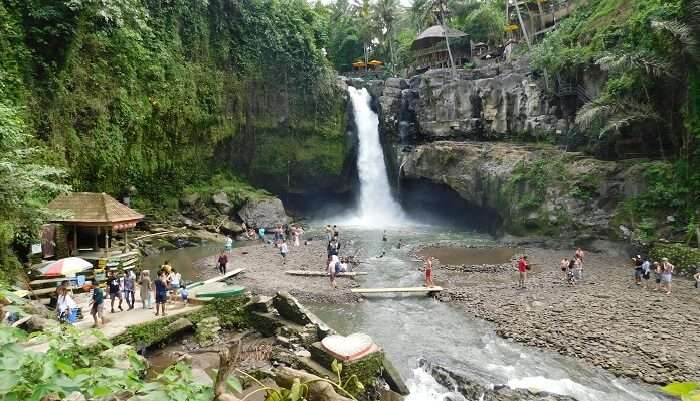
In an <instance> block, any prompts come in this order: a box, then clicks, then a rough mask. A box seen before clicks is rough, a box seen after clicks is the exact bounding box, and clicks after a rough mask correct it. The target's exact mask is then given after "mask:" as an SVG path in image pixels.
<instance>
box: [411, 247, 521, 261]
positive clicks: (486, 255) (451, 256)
mask: <svg viewBox="0 0 700 401" xmlns="http://www.w3.org/2000/svg"><path fill="white" fill-rule="evenodd" d="M519 253H522V251H520V250H518V249H513V248H486V249H484V248H458V247H441V248H437V247H428V248H425V249H422V250H421V251H420V252H418V255H420V256H423V257H433V258H436V259H437V260H439V261H440V263H441V264H443V265H486V264H493V265H495V264H501V263H509V262H511V259H512V258H513V256H514V255H516V254H519Z"/></svg>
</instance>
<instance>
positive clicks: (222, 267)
mask: <svg viewBox="0 0 700 401" xmlns="http://www.w3.org/2000/svg"><path fill="white" fill-rule="evenodd" d="M227 263H228V256H226V254H225V253H224V252H221V254H220V255H219V260H218V261H217V266H218V268H219V273H221V274H226V264H227Z"/></svg>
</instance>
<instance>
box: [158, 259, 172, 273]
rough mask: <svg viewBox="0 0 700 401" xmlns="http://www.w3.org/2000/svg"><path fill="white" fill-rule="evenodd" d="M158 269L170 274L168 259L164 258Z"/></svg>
mask: <svg viewBox="0 0 700 401" xmlns="http://www.w3.org/2000/svg"><path fill="white" fill-rule="evenodd" d="M160 270H161V271H164V272H165V274H170V272H171V271H172V270H173V267H172V266H171V265H170V261H169V260H166V261H165V262H164V263H163V264H162V265H161V266H160Z"/></svg>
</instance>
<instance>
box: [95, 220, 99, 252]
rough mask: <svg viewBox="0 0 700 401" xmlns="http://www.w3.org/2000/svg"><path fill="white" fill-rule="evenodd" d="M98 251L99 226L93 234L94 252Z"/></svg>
mask: <svg viewBox="0 0 700 401" xmlns="http://www.w3.org/2000/svg"><path fill="white" fill-rule="evenodd" d="M99 250H100V226H97V231H96V232H95V252H97V251H99Z"/></svg>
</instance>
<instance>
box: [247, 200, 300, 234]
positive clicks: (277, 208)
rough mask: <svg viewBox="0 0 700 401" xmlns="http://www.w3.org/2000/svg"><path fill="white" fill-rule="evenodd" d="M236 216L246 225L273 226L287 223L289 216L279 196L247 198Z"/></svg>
mask: <svg viewBox="0 0 700 401" xmlns="http://www.w3.org/2000/svg"><path fill="white" fill-rule="evenodd" d="M238 217H240V218H241V220H243V222H245V223H246V225H247V226H248V227H264V228H267V229H269V228H273V227H275V226H276V225H278V224H287V222H289V217H287V213H286V212H285V211H284V206H283V205H282V201H281V200H280V199H279V198H275V197H262V198H256V199H249V200H248V202H246V204H245V205H243V207H242V208H241V210H239V211H238Z"/></svg>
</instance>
